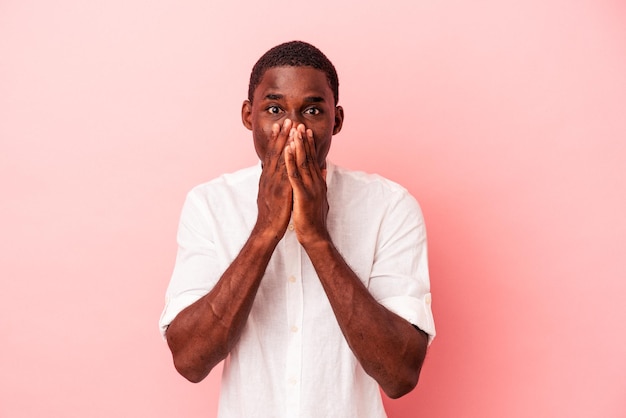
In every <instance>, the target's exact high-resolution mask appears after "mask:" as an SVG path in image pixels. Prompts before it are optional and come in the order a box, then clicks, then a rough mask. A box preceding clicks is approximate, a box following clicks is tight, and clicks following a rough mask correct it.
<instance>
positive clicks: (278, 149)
mask: <svg viewBox="0 0 626 418" xmlns="http://www.w3.org/2000/svg"><path fill="white" fill-rule="evenodd" d="M292 125H293V122H292V121H291V120H290V119H285V120H284V121H283V123H282V125H279V124H278V123H275V124H273V125H272V132H271V135H270V140H269V143H268V144H267V151H266V153H265V162H266V163H267V164H268V166H270V167H271V168H272V169H274V170H275V169H277V168H278V167H279V166H280V165H282V164H284V159H283V148H284V147H285V143H286V142H287V139H288V137H289V132H290V131H291V127H292Z"/></svg>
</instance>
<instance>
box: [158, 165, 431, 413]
mask: <svg viewBox="0 0 626 418" xmlns="http://www.w3.org/2000/svg"><path fill="white" fill-rule="evenodd" d="M327 170H328V171H327V176H326V182H327V185H328V195H327V198H328V203H329V207H330V209H329V212H328V217H327V227H328V230H329V232H330V236H331V238H332V241H333V243H334V245H335V247H336V248H337V249H338V250H339V252H340V253H341V255H342V256H343V258H344V259H345V261H346V262H347V263H348V265H349V266H350V267H351V268H352V269H353V271H354V272H355V273H356V275H357V276H358V277H359V278H360V279H361V280H362V281H363V283H364V284H365V286H366V287H367V288H368V290H369V291H370V293H371V294H372V295H373V296H374V298H375V299H376V300H377V301H378V302H379V303H381V304H382V305H383V306H385V307H386V308H387V309H389V310H390V311H392V312H394V313H396V314H398V315H400V316H401V317H403V318H405V319H406V320H407V321H409V322H410V323H412V324H413V325H416V326H417V327H418V328H420V329H421V330H423V331H424V332H426V333H428V334H429V336H430V339H431V340H432V338H433V337H434V335H435V326H434V322H433V316H432V311H431V295H430V283H429V276H428V264H427V252H426V231H425V227H424V222H423V218H422V214H421V210H420V208H419V206H418V204H417V202H416V201H415V199H414V198H413V197H412V196H411V195H410V194H409V193H408V192H407V191H406V190H405V189H404V188H402V187H401V186H399V185H398V184H396V183H393V182H391V181H389V180H386V179H384V178H382V177H380V176H377V175H370V174H365V173H362V172H355V171H349V170H345V169H342V168H340V167H337V166H334V165H333V164H332V163H330V162H328V163H327ZM260 174H261V166H260V164H259V165H257V166H254V167H251V168H247V169H243V170H240V171H238V172H235V173H233V174H227V175H223V176H221V177H219V178H217V179H215V180H213V181H210V182H208V183H205V184H202V185H200V186H197V187H196V188H194V189H193V190H192V191H191V192H190V193H189V194H188V196H187V200H186V202H185V205H184V207H183V211H182V215H181V220H180V226H179V230H178V245H179V249H178V255H177V259H176V266H175V268H174V272H173V275H172V279H171V282H170V285H169V287H168V289H167V293H166V306H165V309H164V311H163V314H162V316H161V320H160V327H161V332H162V333H163V335H165V331H166V329H167V326H168V325H169V324H170V323H171V322H172V320H173V319H174V317H175V316H176V315H177V314H178V313H179V312H180V311H182V310H183V309H184V308H185V307H187V306H189V305H190V304H192V303H194V302H195V301H196V300H198V299H199V298H201V297H202V296H204V295H205V294H207V293H208V292H209V291H210V290H211V288H212V287H213V286H214V285H215V283H216V282H217V281H218V280H219V278H220V277H221V275H222V273H223V272H224V271H225V270H226V268H227V267H228V266H229V265H230V264H231V263H232V261H233V260H234V259H235V257H236V256H237V255H238V254H239V251H240V250H241V248H242V247H243V245H244V243H245V242H246V240H247V239H248V237H249V236H250V232H251V231H252V228H253V226H254V224H255V222H256V217H257V205H256V197H257V193H258V184H259V176H260ZM219 416H220V417H223V418H225V417H228V418H230V417H242V418H251V417H263V418H266V417H311V418H320V417H341V418H348V417H355V418H368V417H372V418H374V417H376V418H380V417H385V416H386V415H385V411H384V409H383V405H382V400H381V395H380V391H379V387H378V384H377V383H376V381H375V380H374V379H373V378H371V377H370V376H369V375H367V374H366V373H365V372H364V370H363V368H362V367H361V365H360V364H359V362H358V361H357V359H356V357H355V356H354V354H353V353H352V351H351V350H350V348H349V347H348V344H347V343H346V340H345V338H344V337H343V334H342V333H341V330H340V329H339V325H338V324H337V320H336V318H335V316H334V314H333V312H332V309H331V306H330V303H329V302H328V299H327V297H326V294H325V293H324V290H323V288H322V286H321V283H320V281H319V279H318V277H317V274H316V272H315V270H314V269H313V266H312V264H311V261H310V260H309V258H308V256H307V254H306V252H305V251H304V250H303V248H302V246H301V245H300V244H299V242H298V240H297V238H296V234H295V231H294V230H293V226H292V225H291V224H290V226H289V227H288V229H287V231H286V233H285V236H284V237H283V239H282V240H281V242H279V244H278V246H277V248H276V250H275V252H274V254H273V255H272V258H271V260H270V262H269V265H268V266H267V269H266V271H265V275H264V277H263V279H262V281H261V284H260V287H259V290H258V293H257V295H256V298H255V301H254V304H253V306H252V310H251V312H250V316H249V317H248V320H247V322H246V325H245V327H244V329H243V332H242V335H241V339H240V340H239V343H238V344H237V346H236V347H235V348H234V349H233V350H232V351H231V353H230V354H229V356H228V358H227V359H226V360H225V363H224V372H223V376H222V386H221V393H220V404H219Z"/></svg>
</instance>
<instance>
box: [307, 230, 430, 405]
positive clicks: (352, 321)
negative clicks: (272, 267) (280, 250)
mask: <svg viewBox="0 0 626 418" xmlns="http://www.w3.org/2000/svg"><path fill="white" fill-rule="evenodd" d="M306 249H307V253H308V254H309V257H310V259H311V261H312V263H313V265H314V267H315V270H316V271H317V274H318V276H319V278H320V281H321V283H322V286H323V287H324V290H325V292H326V294H327V296H328V299H329V301H330V304H331V306H332V309H333V311H334V314H335V316H336V318H337V321H338V323H339V326H340V328H341V330H342V332H343V334H344V337H345V338H346V341H347V342H348V345H349V346H350V348H351V349H352V351H353V353H354V355H355V356H356V358H357V359H358V361H359V362H360V364H361V365H362V367H363V369H364V370H365V372H366V373H368V374H369V375H370V376H372V377H373V378H374V379H375V380H376V381H377V382H378V384H379V385H380V386H381V388H382V389H383V390H384V391H385V393H386V394H387V395H388V396H389V397H392V398H397V397H400V396H402V395H404V394H406V393H408V392H410V391H411V390H412V389H413V388H414V387H415V385H416V384H417V380H418V378H419V373H420V370H421V367H422V363H423V361H424V357H425V355H426V347H427V344H428V337H427V334H425V333H424V332H422V331H420V330H417V329H416V328H415V327H413V325H411V324H410V323H409V322H407V321H406V320H405V319H403V318H401V317H399V316H398V315H396V314H394V313H393V312H391V311H389V310H388V309H386V308H385V307H384V306H382V305H381V304H379V303H378V302H377V301H376V300H375V299H374V298H373V297H372V295H371V294H370V293H369V291H368V290H367V288H366V287H365V285H364V284H363V283H362V282H361V280H360V279H359V278H358V277H357V276H356V274H355V273H354V272H353V271H352V269H351V268H350V267H349V266H348V265H347V264H346V262H345V261H344V259H343V258H342V257H341V255H340V254H339V252H338V251H337V249H336V248H335V247H334V246H333V244H332V242H331V241H330V240H323V241H321V242H318V243H316V244H313V245H310V246H308V248H306Z"/></svg>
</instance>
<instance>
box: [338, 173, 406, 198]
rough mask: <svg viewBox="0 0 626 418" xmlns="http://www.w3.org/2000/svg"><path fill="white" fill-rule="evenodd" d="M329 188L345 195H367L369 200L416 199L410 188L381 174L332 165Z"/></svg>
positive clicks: (354, 196)
mask: <svg viewBox="0 0 626 418" xmlns="http://www.w3.org/2000/svg"><path fill="white" fill-rule="evenodd" d="M328 186H329V189H331V190H332V189H335V190H334V191H336V192H337V193H339V194H341V195H343V196H350V197H351V198H356V197H363V198H365V197H367V198H368V200H369V199H371V200H376V201H381V203H382V201H386V202H389V201H390V200H391V201H397V200H400V199H409V200H414V198H413V196H412V195H411V194H410V193H409V192H408V190H407V189H406V188H405V187H404V186H402V185H400V184H398V183H396V182H395V181H392V180H389V179H387V178H385V177H383V176H381V175H379V174H375V173H367V172H365V171H359V170H351V169H347V168H344V167H340V166H337V165H332V174H331V177H330V179H329V185H328Z"/></svg>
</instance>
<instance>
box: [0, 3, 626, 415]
mask: <svg viewBox="0 0 626 418" xmlns="http://www.w3.org/2000/svg"><path fill="white" fill-rule="evenodd" d="M207 3H209V4H207ZM215 3H217V2H206V1H186V2H171V1H161V0H156V1H155V0H151V1H147V0H143V1H142V0H123V1H122V0H112V1H108V2H85V1H78V0H60V1H55V2H46V1H28V0H26V1H24V0H19V1H18V0H3V1H2V2H0V185H1V190H2V204H1V205H0V231H2V238H1V239H0V265H1V269H2V278H1V281H0V295H2V299H3V302H2V304H1V305H0V306H1V308H0V309H1V316H0V317H1V319H0V330H1V334H0V335H1V337H0V341H1V343H0V353H1V354H2V355H0V370H1V372H0V417H11V418H13V417H44V416H45V417H81V418H82V417H103V418H104V417H107V418H108V417H116V416H129V417H140V416H142V417H143V416H149V417H172V416H186V417H207V416H209V417H210V416H214V410H215V405H216V396H217V394H216V391H217V388H218V381H219V376H218V375H217V374H214V375H211V376H210V377H209V378H208V380H207V381H205V382H203V383H201V384H200V385H195V386H194V385H192V384H189V383H186V382H185V381H184V380H183V379H182V378H180V377H178V376H177V374H176V373H175V371H174V369H173V367H172V366H171V361H170V358H169V352H168V350H167V348H166V345H165V344H164V343H163V342H162V341H161V339H160V336H159V335H158V331H157V325H156V324H157V319H158V316H159V313H160V310H161V308H162V302H163V293H164V291H165V286H166V285H167V282H168V279H169V274H170V272H171V268H172V265H173V261H174V255H175V241H174V239H175V231H176V226H177V222H178V215H179V211H180V208H181V205H182V202H183V198H184V195H185V193H186V192H187V190H188V189H189V188H190V187H192V186H193V185H195V184H197V183H199V182H202V181H204V180H206V179H208V178H211V177H213V176H215V175H217V174H219V173H221V172H224V171H230V170H234V169H236V168H239V167H242V166H244V165H248V164H252V163H254V162H255V154H254V152H253V148H252V143H251V141H250V136H249V134H248V132H247V131H246V130H245V129H244V128H243V127H242V126H241V124H240V120H239V109H240V104H241V100H242V99H243V98H244V96H245V94H246V89H247V77H248V74H249V70H250V67H251V66H252V64H253V63H254V61H255V60H256V58H257V57H258V56H259V55H260V54H261V53H262V52H264V51H265V50H266V49H267V48H269V47H271V46H273V45H275V44H276V43H279V42H281V41H284V40H289V39H304V40H308V41H310V42H312V43H314V44H316V45H318V46H319V47H320V48H321V49H322V50H324V51H325V52H326V53H327V54H328V55H329V57H330V58H331V59H332V60H333V61H334V62H335V64H336V66H337V67H338V70H339V74H340V79H341V83H342V84H341V87H342V89H341V103H342V104H343V106H344V108H345V109H346V122H345V124H344V130H343V132H342V133H341V134H340V135H339V136H337V137H336V139H335V144H334V149H333V150H332V151H331V158H332V159H333V160H334V161H335V162H337V163H339V164H341V165H345V166H349V167H353V168H362V169H366V170H368V171H376V172H379V173H381V174H383V175H386V176H388V177H390V178H392V179H394V180H396V181H399V182H400V183H402V184H404V185H405V186H406V187H408V188H409V189H410V190H411V191H412V192H413V193H414V194H415V195H416V196H417V197H418V199H419V200H420V202H421V204H422V207H423V210H424V213H425V215H426V220H427V226H428V230H429V237H430V255H431V267H432V285H433V291H434V294H435V299H434V305H433V306H434V311H435V315H436V320H437V326H438V332H439V336H438V337H437V339H436V340H435V343H434V344H433V346H432V348H431V351H430V353H429V355H428V359H427V363H426V365H425V368H424V371H423V375H422V380H421V382H420V385H419V386H418V389H417V390H415V391H414V392H413V393H411V394H410V395H408V396H407V397H405V398H403V399H401V400H398V401H389V402H387V406H388V410H389V415H390V416H391V417H396V418H405V417H406V418H408V417H414V416H424V417H476V418H492V417H493V418H501V417H568V418H569V417H616V418H617V417H624V416H626V401H624V399H625V395H626V385H625V382H626V356H624V354H625V353H626V336H625V335H624V331H623V330H624V324H625V323H626V309H624V303H623V302H622V300H623V299H624V295H626V280H624V279H625V277H626V275H625V274H624V273H625V271H626V268H625V259H626V257H625V256H626V254H625V249H626V219H625V216H624V214H625V213H626V173H625V171H626V169H625V168H624V167H625V164H626V117H625V115H626V7H625V6H624V3H623V2H620V1H617V0H581V1H576V2H572V1H565V0H548V1H544V0H530V1H527V2H514V5H504V4H503V3H505V2H500V1H497V0H485V1H478V2H466V1H459V0H456V1H454V0H453V1H447V2H442V1H410V0H404V1H398V2H395V3H394V4H389V3H387V2H375V3H374V2H363V1H358V2H357V1H345V2H335V1H334V0H325V1H321V2H314V3H311V2H301V3H298V5H289V6H286V5H287V3H279V6H276V7H271V6H272V3H268V2H251V1H250V2H232V3H227V2H223V4H220V5H215ZM241 3H244V4H241ZM506 3H510V2H506ZM227 4H228V5H227ZM283 9H284V10H283Z"/></svg>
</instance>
